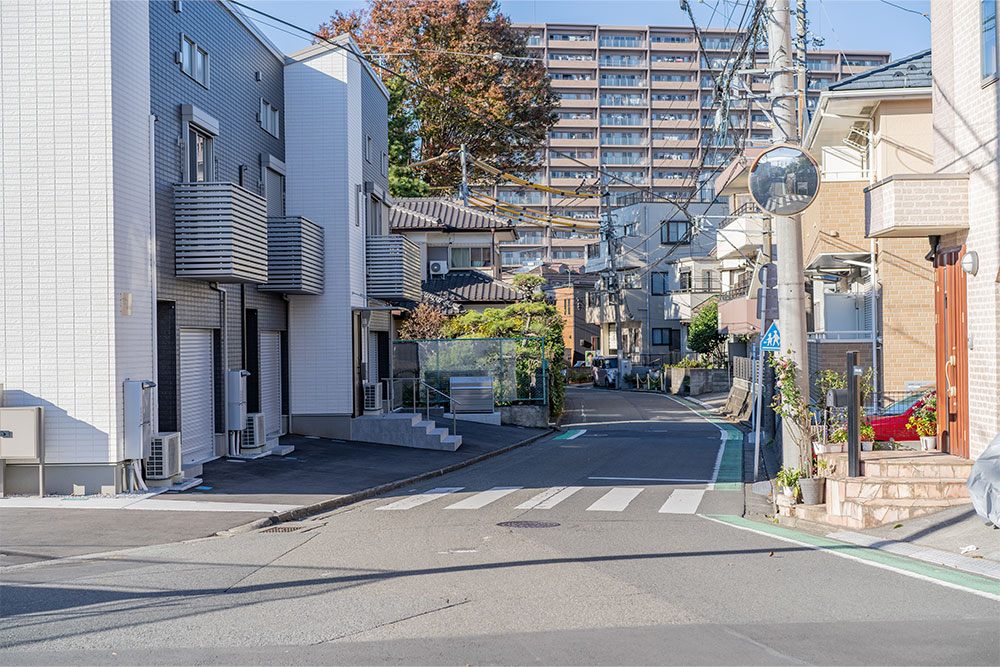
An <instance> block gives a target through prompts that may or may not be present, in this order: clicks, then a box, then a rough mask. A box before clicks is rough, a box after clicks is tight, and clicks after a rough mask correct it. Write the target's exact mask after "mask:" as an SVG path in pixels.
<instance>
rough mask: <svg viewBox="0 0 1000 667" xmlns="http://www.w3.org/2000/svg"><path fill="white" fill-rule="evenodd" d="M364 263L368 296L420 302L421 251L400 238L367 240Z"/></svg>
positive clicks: (380, 237) (391, 235)
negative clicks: (366, 270)
mask: <svg viewBox="0 0 1000 667" xmlns="http://www.w3.org/2000/svg"><path fill="white" fill-rule="evenodd" d="M365 250H366V252H365V263H366V265H367V267H368V277H367V287H368V296H370V297H374V298H376V299H399V300H404V301H420V299H421V297H422V295H423V292H422V290H421V286H420V247H419V246H418V245H417V244H416V243H414V242H413V241H411V240H410V239H408V238H406V237H405V236H401V235H399V234H387V235H383V236H369V237H368V238H367V239H366V249H365Z"/></svg>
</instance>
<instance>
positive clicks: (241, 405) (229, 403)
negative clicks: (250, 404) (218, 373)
mask: <svg viewBox="0 0 1000 667" xmlns="http://www.w3.org/2000/svg"><path fill="white" fill-rule="evenodd" d="M249 376H250V372H249V371H243V370H239V371H229V377H228V378H227V380H228V383H227V389H226V393H227V394H228V396H227V397H226V430H227V431H242V430H243V429H245V428H246V427H247V377H249Z"/></svg>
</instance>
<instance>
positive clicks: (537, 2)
mask: <svg viewBox="0 0 1000 667" xmlns="http://www.w3.org/2000/svg"><path fill="white" fill-rule="evenodd" d="M241 1H242V2H244V3H246V4H248V5H250V6H252V7H255V8H257V9H260V10H261V11H264V12H267V13H269V14H273V15H275V16H278V17H280V18H282V19H284V20H286V21H289V22H290V23H294V24H296V25H300V26H302V27H304V28H309V29H310V30H315V29H316V27H317V26H318V25H319V24H320V23H322V22H323V21H325V20H326V19H327V18H328V17H329V16H330V14H332V13H333V12H334V11H335V10H338V9H339V10H341V11H348V10H352V9H359V8H362V7H364V6H365V5H366V4H367V3H366V2H357V1H353V0H352V1H342V0H241ZM429 1H432V0H429ZM892 2H893V4H895V5H899V6H901V7H905V8H907V9H910V10H914V11H917V12H922V13H929V12H930V2H929V0H892ZM691 6H692V10H693V11H694V14H695V18H696V19H697V21H698V25H699V27H702V28H704V27H706V26H711V27H723V26H725V25H726V24H727V20H730V19H729V17H730V15H731V14H732V13H733V12H738V13H737V15H736V16H735V17H733V18H732V19H731V21H732V24H734V25H735V23H736V22H737V20H738V19H739V14H742V12H743V2H742V0H740V1H739V2H737V1H734V0H703V1H699V0H691ZM500 8H501V11H503V12H504V13H505V14H507V15H508V16H510V17H511V19H512V20H514V21H516V22H538V23H543V22H565V23H601V24H605V25H682V26H687V25H690V21H689V20H688V18H687V15H686V14H685V13H684V12H682V11H681V10H680V3H679V2H678V0H571V1H568V0H501V2H500ZM807 8H808V12H809V20H810V22H811V23H810V29H811V30H812V31H813V32H814V33H815V34H817V35H820V36H822V37H823V38H825V40H826V44H825V46H824V48H826V49H834V50H836V49H863V50H870V51H890V52H891V53H892V55H893V57H894V58H896V57H901V56H906V55H909V54H911V53H915V52H917V51H920V50H922V49H926V48H928V47H929V46H930V41H931V35H930V23H929V22H928V21H927V19H925V18H924V17H922V16H919V15H918V14H914V13H910V12H907V11H905V10H904V9H900V8H897V7H893V6H891V5H889V4H887V3H885V2H883V1H882V0H808V1H807ZM247 14H249V15H251V17H252V18H259V17H257V16H256V15H253V14H252V12H247ZM259 25H260V26H261V29H262V30H264V32H265V33H266V34H267V36H268V37H270V38H271V39H272V40H273V41H274V43H275V44H276V45H277V46H278V48H280V49H281V50H282V51H284V52H285V53H290V52H292V51H296V50H298V49H300V48H302V47H303V46H306V45H307V44H308V41H306V40H304V39H302V38H300V37H295V36H292V35H289V34H287V33H285V32H282V31H280V30H277V29H275V28H272V27H269V26H266V25H263V24H259Z"/></svg>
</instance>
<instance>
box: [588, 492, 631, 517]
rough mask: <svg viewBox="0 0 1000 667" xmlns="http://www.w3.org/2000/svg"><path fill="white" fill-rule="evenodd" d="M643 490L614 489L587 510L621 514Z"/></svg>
mask: <svg viewBox="0 0 1000 667" xmlns="http://www.w3.org/2000/svg"><path fill="white" fill-rule="evenodd" d="M642 492H643V489H625V488H614V489H611V490H610V491H608V492H607V493H605V494H604V495H603V496H601V497H600V498H599V499H598V500H597V502H596V503H594V504H593V505H591V506H590V507H588V508H587V511H588V512H621V511H622V510H624V509H625V508H626V507H628V504H629V503H630V502H632V501H633V500H635V497H636V496H638V495H639V494H640V493H642Z"/></svg>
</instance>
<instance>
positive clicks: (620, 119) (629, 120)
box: [601, 113, 646, 125]
mask: <svg viewBox="0 0 1000 667" xmlns="http://www.w3.org/2000/svg"><path fill="white" fill-rule="evenodd" d="M645 123H646V116H645V115H644V114H641V113H602V114H601V125H645Z"/></svg>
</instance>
